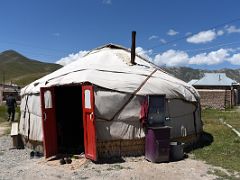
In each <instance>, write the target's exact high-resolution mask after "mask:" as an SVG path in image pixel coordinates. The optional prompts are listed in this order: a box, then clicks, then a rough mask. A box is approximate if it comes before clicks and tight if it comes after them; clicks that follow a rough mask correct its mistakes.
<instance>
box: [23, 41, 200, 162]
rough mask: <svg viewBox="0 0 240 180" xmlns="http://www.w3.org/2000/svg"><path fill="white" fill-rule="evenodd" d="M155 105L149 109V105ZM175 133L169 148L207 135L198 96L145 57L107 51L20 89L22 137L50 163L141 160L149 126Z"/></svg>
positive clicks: (125, 51) (110, 47)
mask: <svg viewBox="0 0 240 180" xmlns="http://www.w3.org/2000/svg"><path fill="white" fill-rule="evenodd" d="M151 97H154V98H155V97H156V98H157V100H156V101H153V103H152V104H149V98H151ZM150 109H151V113H152V115H151V118H152V119H154V118H157V119H159V122H158V125H160V126H161V125H162V126H168V127H171V132H170V139H171V141H179V142H193V141H194V140H196V138H197V137H198V135H199V134H200V133H201V132H202V122H201V112H200V103H199V95H198V93H197V91H196V90H195V89H194V88H193V87H192V86H191V85H188V84H187V83H185V82H183V81H182V80H179V79H177V78H175V77H173V76H172V75H169V74H168V73H166V72H165V71H163V70H162V69H160V68H159V67H157V66H155V65H154V64H152V63H151V62H149V61H148V60H146V59H144V58H143V57H141V56H139V55H136V56H135V61H134V63H132V61H131V51H129V50H128V49H126V48H124V47H121V46H118V45H113V44H108V45H105V46H102V47H99V48H96V49H94V50H92V51H90V52H89V53H88V54H86V55H85V56H84V57H82V58H79V59H78V60H77V61H74V62H72V63H70V64H68V65H66V66H64V67H63V68H61V69H59V70H57V71H55V72H53V73H51V74H49V75H47V76H44V77H42V78H40V79H38V80H36V81H34V82H32V83H31V84H29V85H27V86H26V87H24V88H23V89H22V90H21V118H20V123H19V132H20V134H21V136H22V137H23V139H24V141H25V143H26V144H27V145H29V146H31V147H32V148H37V149H42V151H44V154H45V156H46V157H49V156H52V155H56V154H58V153H79V152H81V151H82V152H84V153H85V156H86V157H87V158H89V159H92V160H97V159H98V158H101V157H106V156H107V157H109V156H125V155H126V156H127V155H141V154H143V153H144V149H145V148H144V144H145V136H146V127H147V124H148V123H149V122H150V121H151V118H149V112H150Z"/></svg>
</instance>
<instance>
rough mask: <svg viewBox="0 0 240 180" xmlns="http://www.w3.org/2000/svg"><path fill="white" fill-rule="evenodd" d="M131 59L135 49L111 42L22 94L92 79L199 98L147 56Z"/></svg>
mask: <svg viewBox="0 0 240 180" xmlns="http://www.w3.org/2000/svg"><path fill="white" fill-rule="evenodd" d="M130 60H131V52H130V51H129V50H128V49H126V48H123V47H121V46H118V45H113V44H108V45H105V46H102V47H99V48H96V49H94V50H92V51H90V52H89V53H88V54H86V55H85V56H84V57H82V58H79V59H78V60H76V61H74V62H72V63H70V64H68V65H66V66H64V67H62V68H61V69H59V70H57V71H55V72H53V73H51V74H49V75H46V76H44V77H42V78H40V79H38V80H36V81H34V82H32V83H31V84H29V85H27V86H26V87H24V88H23V89H22V90H21V95H26V94H38V93H39V92H40V87H46V86H47V87H49V86H58V85H67V84H78V83H83V82H90V83H92V84H95V85H97V86H100V87H103V88H107V89H111V90H116V91H120V92H126V93H135V92H136V94H138V95H146V94H165V95H166V97H167V98H178V99H184V100H187V101H192V102H194V101H197V100H198V99H199V95H198V93H197V91H196V90H195V89H194V88H193V87H192V86H191V85H188V84H187V83H185V82H184V81H182V80H179V79H177V78H175V77H173V76H171V75H169V74H167V73H166V72H164V71H163V70H161V69H160V68H159V67H157V66H155V65H154V64H153V63H151V62H149V61H148V60H146V59H144V58H143V57H141V56H139V55H136V58H135V62H136V65H132V64H131V63H130ZM140 87H141V88H140ZM139 88H140V89H139ZM138 89H139V90H138Z"/></svg>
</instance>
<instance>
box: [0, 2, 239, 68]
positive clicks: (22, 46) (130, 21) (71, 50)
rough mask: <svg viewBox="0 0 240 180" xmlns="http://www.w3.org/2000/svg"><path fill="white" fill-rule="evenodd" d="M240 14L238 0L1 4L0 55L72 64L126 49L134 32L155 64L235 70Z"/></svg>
mask: <svg viewBox="0 0 240 180" xmlns="http://www.w3.org/2000/svg"><path fill="white" fill-rule="evenodd" d="M239 7H240V1H237V0H231V1H229V0H221V1H217V0H211V1H210V0H201V1H200V0H199V1H196V0H184V1H183V0H182V1H181V0H166V1H158V0H61V1H60V0H34V1H32V0H21V1H19V0H1V5H0V23H1V25H0V51H4V50H8V49H14V50H16V51H18V52H20V53H22V54H23V55H25V56H27V57H29V58H32V59H37V60H41V61H45V62H56V61H58V62H59V60H61V61H60V62H71V61H74V60H75V59H77V58H78V57H81V56H82V55H84V54H85V53H86V52H87V51H89V50H91V49H93V48H96V47H98V46H101V45H103V44H107V43H116V44H120V45H123V46H125V47H130V46H131V31H132V30H136V31H137V47H138V49H137V50H138V51H139V52H140V53H141V54H142V55H144V56H146V57H147V58H149V59H150V60H152V61H153V62H155V63H156V64H158V65H165V66H188V67H193V68H202V69H219V68H240V11H239ZM238 18H239V19H238ZM234 19H238V20H236V21H234V22H232V23H229V24H225V23H226V22H229V21H231V20H234ZM220 24H224V25H223V26H219V27H217V28H213V27H215V26H216V25H220ZM190 33H192V35H191V34H190ZM186 35H188V38H183V37H185V36H186ZM181 38H182V40H178V41H175V42H172V43H169V42H171V41H173V40H176V39H181ZM153 47H154V48H153Z"/></svg>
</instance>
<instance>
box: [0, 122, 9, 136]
mask: <svg viewBox="0 0 240 180" xmlns="http://www.w3.org/2000/svg"><path fill="white" fill-rule="evenodd" d="M7 129H9V123H8V122H3V123H0V137H1V136H2V135H4V133H5V132H6V130H7Z"/></svg>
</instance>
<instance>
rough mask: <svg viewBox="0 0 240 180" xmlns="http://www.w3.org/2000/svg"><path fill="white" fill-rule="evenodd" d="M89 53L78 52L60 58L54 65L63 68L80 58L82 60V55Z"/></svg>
mask: <svg viewBox="0 0 240 180" xmlns="http://www.w3.org/2000/svg"><path fill="white" fill-rule="evenodd" d="M88 52H89V51H79V52H78V53H76V54H69V55H68V56H67V57H64V58H61V59H60V60H58V61H57V62H56V63H57V64H61V65H62V66H65V65H67V64H70V63H72V62H74V61H76V60H78V59H80V58H82V57H83V56H84V55H86V54H87V53H88Z"/></svg>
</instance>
